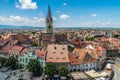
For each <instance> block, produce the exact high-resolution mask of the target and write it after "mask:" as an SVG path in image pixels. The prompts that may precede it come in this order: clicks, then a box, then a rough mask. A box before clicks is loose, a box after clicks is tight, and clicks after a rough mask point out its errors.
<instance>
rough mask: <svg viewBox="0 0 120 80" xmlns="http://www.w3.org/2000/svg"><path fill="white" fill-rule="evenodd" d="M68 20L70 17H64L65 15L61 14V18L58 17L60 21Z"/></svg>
mask: <svg viewBox="0 0 120 80" xmlns="http://www.w3.org/2000/svg"><path fill="white" fill-rule="evenodd" d="M69 18H70V16H69V15H66V14H62V15H61V16H60V19H62V20H66V19H69Z"/></svg>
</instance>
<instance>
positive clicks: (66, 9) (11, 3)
mask: <svg viewBox="0 0 120 80" xmlns="http://www.w3.org/2000/svg"><path fill="white" fill-rule="evenodd" d="M48 5H50V6H51V12H52V17H53V19H54V26H55V27H120V0H0V25H16V26H37V27H44V26H45V17H46V15H47V8H48Z"/></svg>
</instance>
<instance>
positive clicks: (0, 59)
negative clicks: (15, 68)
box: [0, 57, 6, 66]
mask: <svg viewBox="0 0 120 80" xmlns="http://www.w3.org/2000/svg"><path fill="white" fill-rule="evenodd" d="M5 62H6V59H5V58H3V57H0V64H1V66H3V65H4V64H5Z"/></svg>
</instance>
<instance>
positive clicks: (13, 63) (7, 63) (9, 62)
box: [5, 56, 17, 69]
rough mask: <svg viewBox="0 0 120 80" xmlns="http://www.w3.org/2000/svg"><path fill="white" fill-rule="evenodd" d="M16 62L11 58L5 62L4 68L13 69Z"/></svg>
mask: <svg viewBox="0 0 120 80" xmlns="http://www.w3.org/2000/svg"><path fill="white" fill-rule="evenodd" d="M16 62H17V60H16V59H15V57H14V56H11V57H9V58H8V59H7V61H6V62H5V66H6V67H11V68H12V69H15V68H16V67H17V63H16Z"/></svg>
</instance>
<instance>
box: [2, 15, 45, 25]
mask: <svg viewBox="0 0 120 80" xmlns="http://www.w3.org/2000/svg"><path fill="white" fill-rule="evenodd" d="M0 24H2V25H15V26H44V24H45V19H44V18H38V17H34V18H27V17H20V16H9V17H2V16H0Z"/></svg>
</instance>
